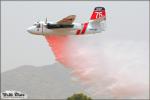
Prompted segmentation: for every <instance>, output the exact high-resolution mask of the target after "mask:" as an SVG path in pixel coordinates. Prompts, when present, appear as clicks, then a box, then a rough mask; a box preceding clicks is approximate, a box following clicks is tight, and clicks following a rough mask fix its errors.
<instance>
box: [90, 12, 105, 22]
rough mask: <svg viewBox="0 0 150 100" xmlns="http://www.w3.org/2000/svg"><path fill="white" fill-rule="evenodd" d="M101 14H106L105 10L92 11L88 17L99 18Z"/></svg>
mask: <svg viewBox="0 0 150 100" xmlns="http://www.w3.org/2000/svg"><path fill="white" fill-rule="evenodd" d="M103 16H106V13H105V10H101V11H93V14H92V16H91V18H90V19H91V20H93V19H97V18H101V17H103Z"/></svg>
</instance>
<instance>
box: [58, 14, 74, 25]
mask: <svg viewBox="0 0 150 100" xmlns="http://www.w3.org/2000/svg"><path fill="white" fill-rule="evenodd" d="M75 18H76V15H70V16H67V17H65V18H63V19H62V20H60V21H58V22H57V24H67V25H70V24H72V23H73V22H74V20H75Z"/></svg>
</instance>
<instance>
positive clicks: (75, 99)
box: [67, 93, 92, 100]
mask: <svg viewBox="0 0 150 100" xmlns="http://www.w3.org/2000/svg"><path fill="white" fill-rule="evenodd" d="M67 100H92V99H91V98H90V97H88V96H86V95H85V94H83V93H77V94H73V95H72V96H71V97H68V98H67Z"/></svg>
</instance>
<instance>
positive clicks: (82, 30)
mask: <svg viewBox="0 0 150 100" xmlns="http://www.w3.org/2000/svg"><path fill="white" fill-rule="evenodd" d="M27 31H28V32H29V33H32V34H35V35H82V34H93V33H98V32H101V31H103V28H95V27H92V25H91V23H90V22H87V23H83V24H79V23H72V25H59V24H57V23H52V22H47V23H45V22H44V21H41V22H36V23H35V24H34V25H33V26H31V27H29V28H28V29H27Z"/></svg>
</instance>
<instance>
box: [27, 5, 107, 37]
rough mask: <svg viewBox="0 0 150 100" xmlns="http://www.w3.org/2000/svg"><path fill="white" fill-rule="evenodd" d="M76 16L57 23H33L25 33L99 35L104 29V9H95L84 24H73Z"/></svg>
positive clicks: (70, 16)
mask: <svg viewBox="0 0 150 100" xmlns="http://www.w3.org/2000/svg"><path fill="white" fill-rule="evenodd" d="M75 18H76V15H69V16H67V17H65V18H63V19H61V20H60V21H58V22H48V21H47V18H46V20H45V21H40V22H35V23H34V25H33V26H31V27H29V28H28V29H27V31H28V32H29V33H31V34H34V35H44V36H47V35H84V34H94V33H100V32H102V31H104V30H105V27H106V25H105V24H106V12H105V8H104V7H95V8H94V11H93V13H92V15H91V17H90V20H89V21H88V22H85V23H74V20H75Z"/></svg>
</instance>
